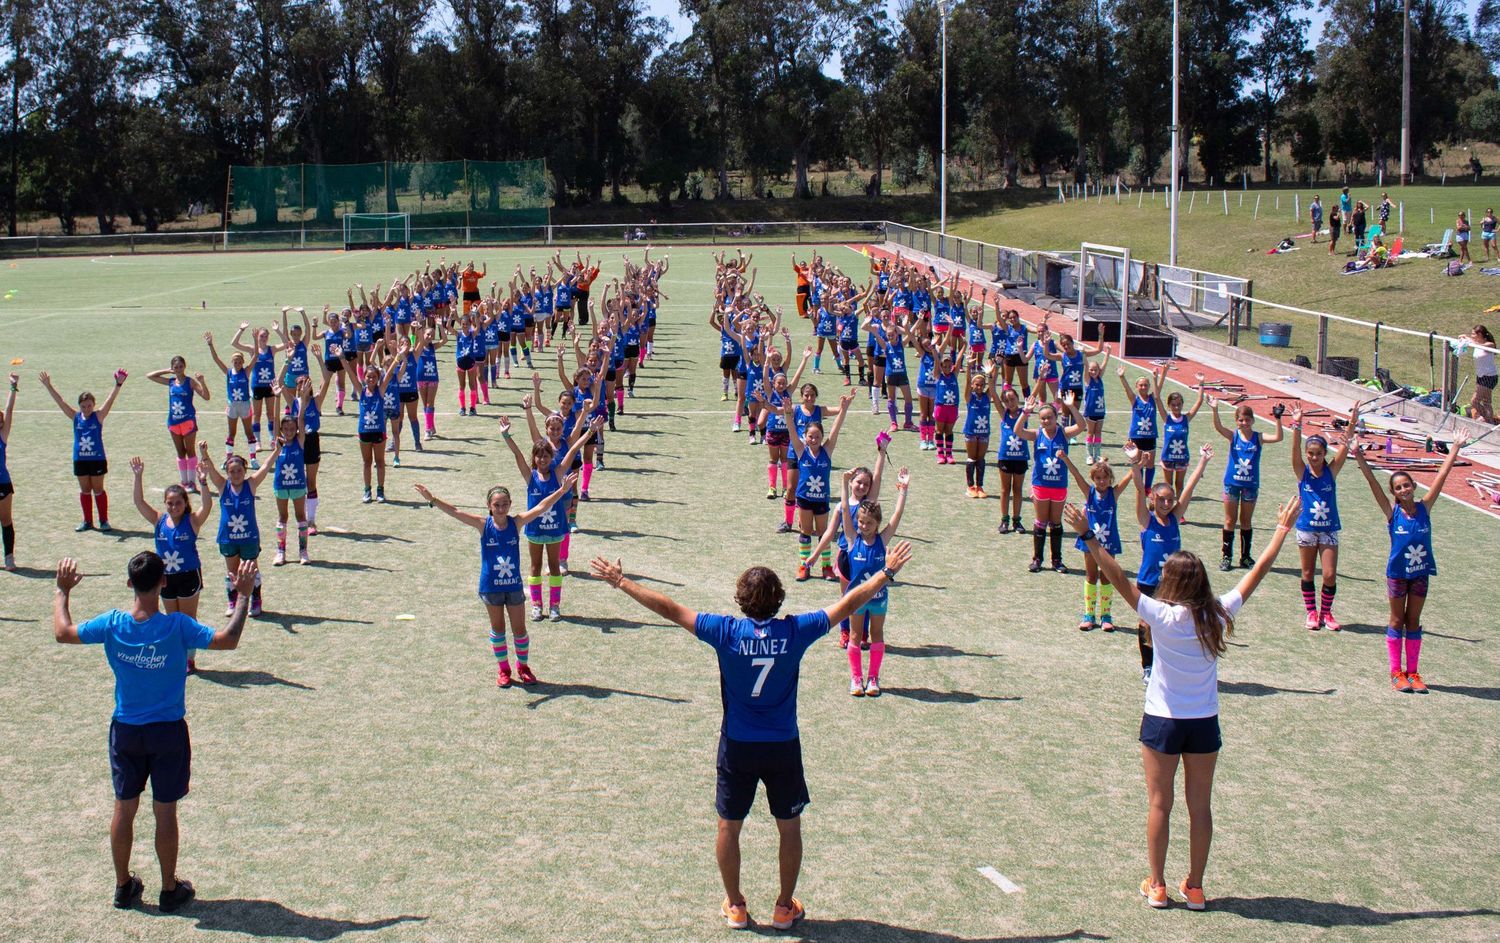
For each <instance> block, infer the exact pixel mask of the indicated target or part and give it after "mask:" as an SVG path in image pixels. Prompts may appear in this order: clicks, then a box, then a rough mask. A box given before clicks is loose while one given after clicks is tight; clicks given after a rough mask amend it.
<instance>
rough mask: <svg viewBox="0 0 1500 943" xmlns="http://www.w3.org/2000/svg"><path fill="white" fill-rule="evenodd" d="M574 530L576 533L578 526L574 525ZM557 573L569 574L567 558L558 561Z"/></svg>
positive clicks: (560, 574) (561, 574) (559, 574)
mask: <svg viewBox="0 0 1500 943" xmlns="http://www.w3.org/2000/svg"><path fill="white" fill-rule="evenodd" d="M572 532H573V533H575V534H576V533H578V528H577V527H574V528H573V531H572ZM557 575H558V576H567V575H568V561H566V560H560V561H558V564H557Z"/></svg>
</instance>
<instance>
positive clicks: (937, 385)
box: [933, 370, 958, 406]
mask: <svg viewBox="0 0 1500 943" xmlns="http://www.w3.org/2000/svg"><path fill="white" fill-rule="evenodd" d="M933 401H934V402H936V403H937V405H939V406H957V405H958V374H957V373H944V372H943V371H941V370H939V371H938V374H937V377H936V378H935V379H934V380H933Z"/></svg>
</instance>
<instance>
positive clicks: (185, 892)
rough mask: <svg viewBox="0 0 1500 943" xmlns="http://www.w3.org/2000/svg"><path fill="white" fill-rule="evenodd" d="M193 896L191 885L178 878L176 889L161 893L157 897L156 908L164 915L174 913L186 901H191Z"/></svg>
mask: <svg viewBox="0 0 1500 943" xmlns="http://www.w3.org/2000/svg"><path fill="white" fill-rule="evenodd" d="M193 895H194V891H193V885H191V884H189V883H188V882H187V881H184V880H181V879H180V878H179V879H178V881H177V886H176V887H174V888H172V889H171V890H170V891H162V892H161V893H160V894H159V895H157V898H156V906H157V907H158V908H159V909H160V910H161V912H162V913H164V914H171V913H176V912H177V911H178V910H180V909H182V907H183V906H184V905H186V904H187V902H188V901H190V900H192V899H193Z"/></svg>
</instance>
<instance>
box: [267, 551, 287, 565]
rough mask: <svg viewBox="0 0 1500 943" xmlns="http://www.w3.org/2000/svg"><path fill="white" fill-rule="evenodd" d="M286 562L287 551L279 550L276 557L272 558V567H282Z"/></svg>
mask: <svg viewBox="0 0 1500 943" xmlns="http://www.w3.org/2000/svg"><path fill="white" fill-rule="evenodd" d="M285 562H286V551H285V550H278V551H276V556H275V557H272V558H271V565H272V566H281V565H282V564H283V563H285Z"/></svg>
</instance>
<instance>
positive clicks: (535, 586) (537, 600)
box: [531, 582, 542, 606]
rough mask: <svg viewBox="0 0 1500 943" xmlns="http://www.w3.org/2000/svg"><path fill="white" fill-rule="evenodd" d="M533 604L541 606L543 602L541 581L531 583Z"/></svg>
mask: <svg viewBox="0 0 1500 943" xmlns="http://www.w3.org/2000/svg"><path fill="white" fill-rule="evenodd" d="M531 604H532V605H533V606H540V605H541V604H542V584H541V583H540V582H537V583H532V584H531Z"/></svg>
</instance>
